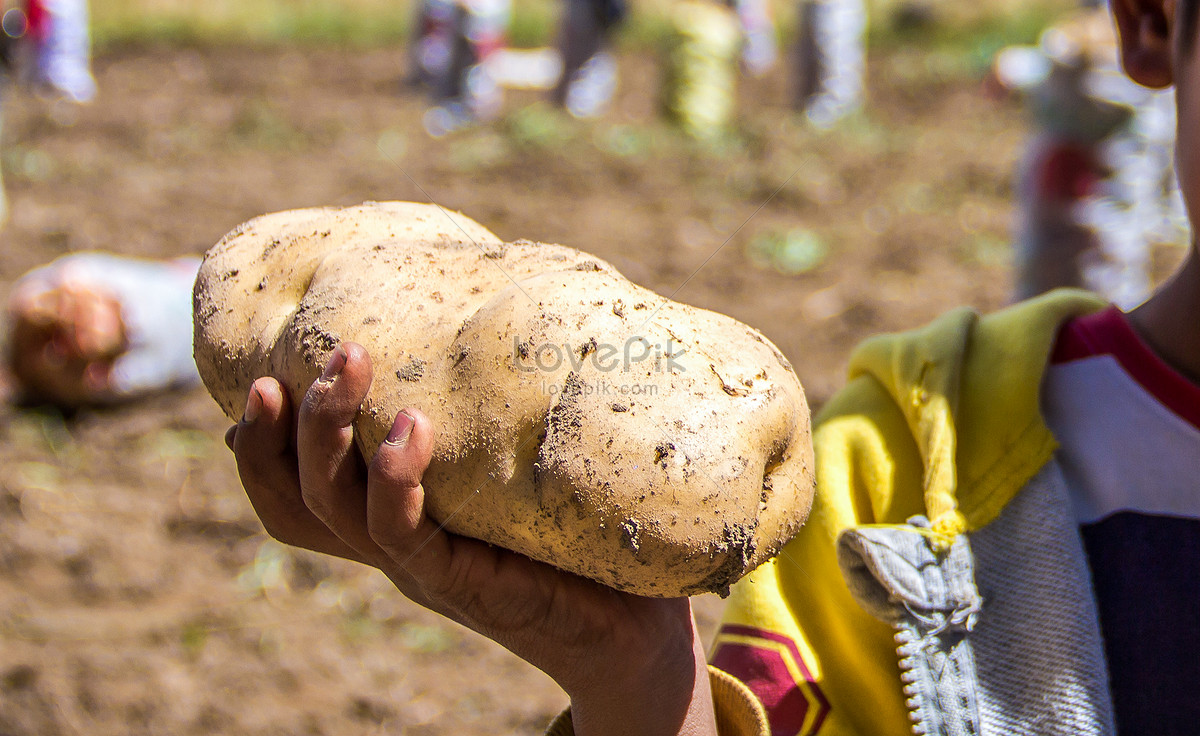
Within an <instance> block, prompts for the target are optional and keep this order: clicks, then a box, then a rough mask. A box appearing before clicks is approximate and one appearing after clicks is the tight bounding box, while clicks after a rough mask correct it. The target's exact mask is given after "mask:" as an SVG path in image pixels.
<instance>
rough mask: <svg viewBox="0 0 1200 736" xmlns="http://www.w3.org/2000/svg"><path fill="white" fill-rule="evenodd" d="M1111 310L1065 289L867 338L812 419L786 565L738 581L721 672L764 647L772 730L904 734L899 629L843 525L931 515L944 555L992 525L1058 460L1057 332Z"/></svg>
mask: <svg viewBox="0 0 1200 736" xmlns="http://www.w3.org/2000/svg"><path fill="white" fill-rule="evenodd" d="M1103 306H1104V303H1103V302H1101V301H1100V300H1099V299H1097V298H1096V297H1094V296H1092V295H1089V294H1086V293H1084V292H1078V291H1059V292H1055V293H1053V294H1050V295H1048V296H1045V297H1041V298H1038V299H1034V300H1031V301H1029V302H1024V303H1022V304H1019V305H1016V306H1013V307H1010V308H1008V309H1005V310H1004V311H1001V312H998V313H996V314H993V315H990V316H986V317H980V316H979V315H977V314H976V313H975V312H973V311H971V310H968V309H958V310H955V311H952V312H950V313H948V314H946V315H944V316H943V317H941V318H940V319H938V320H936V321H935V322H933V323H932V324H930V325H929V326H927V327H925V328H923V329H920V330H917V331H914V332H911V333H906V334H901V335H891V336H882V337H877V338H874V339H871V340H868V341H867V342H865V343H864V344H863V345H862V346H861V347H860V348H859V349H858V350H857V351H856V352H855V353H854V355H853V357H852V359H851V363H850V371H849V383H848V384H847V385H846V387H845V388H844V389H843V390H842V391H840V392H839V393H838V394H837V395H836V396H835V397H834V398H833V400H831V401H830V402H829V404H828V405H827V406H825V407H824V408H823V410H822V411H821V412H820V414H819V416H818V417H817V418H816V421H815V422H814V426H815V430H814V435H813V443H814V449H815V452H816V478H817V492H816V498H815V500H814V504H813V508H812V513H811V515H810V516H809V519H808V522H807V524H806V525H805V526H804V528H803V529H802V531H801V532H800V534H799V535H797V536H796V538H795V539H793V540H792V541H791V542H790V543H789V544H788V545H787V546H785V547H784V549H783V551H782V552H781V553H780V555H779V556H778V557H777V558H775V559H774V560H772V561H771V562H769V563H767V564H765V565H763V566H762V567H760V568H758V569H757V570H755V571H754V572H753V573H751V574H750V575H749V576H748V577H746V578H745V579H743V580H742V581H740V582H739V583H738V584H737V585H735V586H734V589H733V592H732V595H731V597H730V600H729V603H728V606H727V608H726V611H725V616H724V622H723V626H722V628H721V630H720V631H719V633H718V635H717V637H716V640H715V641H714V642H713V647H712V654H711V660H712V661H713V662H714V663H715V664H716V665H718V666H721V665H722V664H723V662H724V661H729V660H735V661H736V660H737V659H738V653H739V648H740V651H741V652H742V653H745V652H746V651H751V650H755V649H757V652H758V654H759V656H757V657H756V658H755V661H756V662H757V663H758V665H759V666H765V667H783V668H785V669H786V671H787V672H788V673H789V674H790V675H791V678H792V682H794V683H795V685H794V687H789V688H785V689H780V690H778V691H777V692H774V693H768V694H767V697H766V698H765V699H768V700H770V701H771V702H769V703H767V705H768V706H769V707H768V711H769V712H770V715H771V718H772V726H773V729H772V731H770V732H768V731H766V730H763V731H761V732H760V733H762V734H764V735H765V734H767V733H774V734H777V735H778V734H817V733H819V734H820V735H821V736H849V735H850V734H872V735H878V736H884V735H888V734H896V735H897V736H899V735H900V734H910V733H912V725H911V723H910V718H909V710H910V709H909V707H908V705H906V702H905V700H906V697H905V693H904V691H903V683H902V682H901V679H900V669H899V667H898V666H897V661H898V657H897V642H896V641H895V640H894V637H895V634H896V631H895V629H894V628H893V627H892V626H890V625H888V624H886V623H883V622H882V621H880V620H878V619H876V618H875V617H874V616H872V615H871V614H869V613H867V612H866V611H865V610H864V609H863V608H861V607H860V606H859V605H858V603H856V601H855V599H854V598H853V597H852V595H851V593H850V591H849V589H848V587H847V584H846V582H845V580H844V578H843V575H842V573H841V571H840V570H839V565H838V560H837V553H836V548H837V544H836V542H837V540H838V537H839V535H841V534H842V533H843V532H844V531H845V530H847V529H851V528H862V527H864V526H867V525H899V524H904V523H905V521H906V519H909V518H910V517H912V516H914V515H924V516H926V517H928V519H929V520H930V521H931V526H932V533H933V535H934V536H935V537H937V541H938V542H940V543H941V544H942V545H943V546H944V545H946V544H948V543H949V542H950V541H951V540H952V539H953V538H954V537H955V535H957V534H959V533H962V532H966V531H971V530H976V529H980V528H982V527H984V526H985V525H987V524H988V523H989V522H991V521H993V520H994V519H996V517H997V516H998V515H999V514H1000V512H1001V510H1002V509H1004V507H1005V506H1006V504H1008V503H1009V501H1010V500H1012V499H1013V497H1014V496H1015V495H1016V494H1017V492H1018V491H1019V490H1021V489H1022V488H1023V487H1024V486H1025V485H1026V483H1027V482H1028V481H1029V480H1030V479H1031V478H1033V476H1034V475H1035V474H1036V473H1037V472H1038V471H1039V469H1041V468H1042V467H1043V466H1044V465H1045V464H1046V463H1047V462H1048V461H1049V460H1050V458H1051V456H1052V454H1053V451H1054V449H1055V447H1056V443H1055V440H1054V438H1053V437H1052V436H1051V434H1050V431H1049V429H1048V428H1047V427H1046V425H1045V423H1044V422H1043V420H1042V418H1041V413H1040V409H1039V404H1038V397H1039V389H1040V383H1041V377H1042V373H1043V370H1044V368H1045V366H1046V364H1047V362H1048V360H1049V356H1050V353H1051V350H1052V349H1053V345H1054V341H1055V337H1056V335H1057V331H1058V328H1059V326H1060V325H1061V324H1062V323H1063V322H1064V321H1066V320H1068V319H1070V318H1072V317H1074V316H1077V315H1080V314H1084V313H1088V312H1091V311H1095V310H1097V309H1100V308H1102V307H1103Z"/></svg>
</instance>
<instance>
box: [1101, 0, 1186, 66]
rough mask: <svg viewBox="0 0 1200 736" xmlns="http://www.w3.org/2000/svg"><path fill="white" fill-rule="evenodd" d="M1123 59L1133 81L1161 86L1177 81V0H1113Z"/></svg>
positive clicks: (1112, 5) (1114, 16) (1112, 4)
mask: <svg viewBox="0 0 1200 736" xmlns="http://www.w3.org/2000/svg"><path fill="white" fill-rule="evenodd" d="M1110 4H1111V7H1112V13H1113V18H1114V19H1115V20H1116V23H1117V35H1118V36H1119V39H1120V44H1121V61H1122V63H1123V64H1124V66H1125V73H1126V74H1128V75H1129V76H1130V77H1131V78H1132V79H1133V81H1135V82H1137V83H1139V84H1143V85H1145V86H1147V87H1154V88H1161V87H1166V86H1168V85H1170V84H1171V83H1172V82H1173V81H1174V76H1175V70H1174V64H1173V59H1174V54H1173V51H1174V47H1173V46H1172V33H1171V31H1172V28H1173V26H1174V25H1175V2H1174V0H1111V3H1110Z"/></svg>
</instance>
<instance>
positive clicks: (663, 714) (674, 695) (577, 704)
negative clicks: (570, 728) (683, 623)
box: [571, 623, 717, 736]
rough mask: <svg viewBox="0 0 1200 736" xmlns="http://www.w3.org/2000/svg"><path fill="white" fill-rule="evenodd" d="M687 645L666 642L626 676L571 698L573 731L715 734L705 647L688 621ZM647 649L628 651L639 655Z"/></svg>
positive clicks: (587, 735)
mask: <svg viewBox="0 0 1200 736" xmlns="http://www.w3.org/2000/svg"><path fill="white" fill-rule="evenodd" d="M690 639H691V641H690V645H689V646H667V647H664V649H663V650H661V651H659V652H657V653H656V654H655V655H654V656H653V657H647V658H646V661H644V662H641V663H638V664H635V665H634V666H632V667H631V668H630V671H629V672H628V674H627V675H626V676H625V677H621V678H609V679H610V680H611V681H608V682H597V683H595V685H594V686H592V687H590V688H587V689H586V690H584V691H582V692H577V693H573V694H572V697H571V720H572V723H573V724H574V731H575V734H576V736H613V735H616V734H620V735H621V736H715V735H716V733H717V726H716V718H715V716H714V714H713V700H712V691H711V689H710V687H709V677H708V668H707V665H706V664H705V657H704V648H703V646H702V645H701V643H700V637H699V635H698V634H697V633H696V629H695V624H694V623H692V624H691V631H690ZM645 654H646V652H645V651H642V652H629V653H628V656H629V657H630V658H631V659H633V660H635V661H636V660H638V659H639V655H645Z"/></svg>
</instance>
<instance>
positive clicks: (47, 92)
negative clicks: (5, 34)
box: [18, 0, 96, 103]
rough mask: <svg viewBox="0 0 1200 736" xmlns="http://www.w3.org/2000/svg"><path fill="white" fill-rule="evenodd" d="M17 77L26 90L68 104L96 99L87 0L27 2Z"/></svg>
mask: <svg viewBox="0 0 1200 736" xmlns="http://www.w3.org/2000/svg"><path fill="white" fill-rule="evenodd" d="M25 16H26V19H27V20H26V29H25V33H24V38H25V39H26V43H25V44H23V45H24V48H23V49H22V52H21V53H22V55H24V56H26V57H27V58H26V59H24V60H22V63H21V64H20V70H19V75H18V78H19V80H20V81H21V83H22V84H23V85H24V86H25V87H28V88H29V89H31V90H33V91H35V92H37V93H39V94H41V95H44V96H49V97H53V98H63V99H66V100H70V101H71V102H80V103H82V102H90V101H91V100H92V98H93V97H95V96H96V80H95V79H94V78H93V77H92V69H91V53H92V50H91V46H92V43H91V32H90V30H89V27H88V7H87V0H27V3H26V6H25Z"/></svg>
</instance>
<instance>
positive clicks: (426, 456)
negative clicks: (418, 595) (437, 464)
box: [367, 409, 464, 595]
mask: <svg viewBox="0 0 1200 736" xmlns="http://www.w3.org/2000/svg"><path fill="white" fill-rule="evenodd" d="M433 440H434V432H433V426H432V424H431V423H430V421H429V418H428V417H426V416H425V415H424V414H423V413H421V411H420V410H418V409H405V410H404V411H402V412H400V413H399V414H397V415H396V419H395V421H394V422H393V424H392V429H391V432H390V433H389V434H388V438H387V440H386V441H385V442H384V443H383V444H382V445H380V446H379V449H378V450H377V451H376V453H375V457H374V459H373V460H372V461H371V467H370V470H369V472H368V480H367V527H368V529H369V531H370V535H371V539H372V540H373V541H374V543H375V544H377V545H378V546H379V548H380V549H382V550H383V551H384V552H385V553H386V554H387V556H388V558H389V560H390V567H391V570H390V571H389V572H392V573H399V574H402V575H404V576H407V577H411V578H412V579H414V580H415V581H416V582H417V583H418V584H419V585H421V587H422V588H424V589H425V590H426V591H427V592H430V593H433V594H435V595H436V594H437V593H439V592H440V590H439V589H440V588H444V587H449V586H450V585H451V584H452V582H453V579H454V578H456V577H457V576H456V574H455V573H456V570H455V569H454V564H455V563H454V562H453V559H454V558H453V552H454V544H455V541H456V540H455V539H454V538H453V537H452V536H451V535H450V534H448V533H447V532H446V531H444V530H443V529H442V528H441V527H440V525H438V524H437V523H435V522H434V521H433V520H432V519H430V518H429V516H428V515H427V514H426V513H425V490H424V487H423V486H422V485H421V478H422V476H423V475H424V474H425V470H426V468H428V467H429V461H430V458H431V456H432V454H433ZM459 559H460V560H461V559H464V558H462V557H460V558H459ZM393 579H395V575H393Z"/></svg>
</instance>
